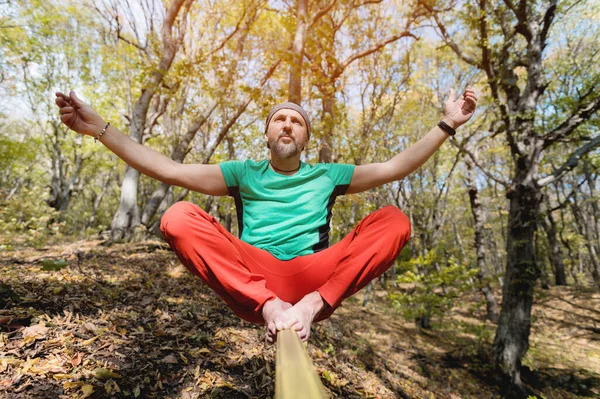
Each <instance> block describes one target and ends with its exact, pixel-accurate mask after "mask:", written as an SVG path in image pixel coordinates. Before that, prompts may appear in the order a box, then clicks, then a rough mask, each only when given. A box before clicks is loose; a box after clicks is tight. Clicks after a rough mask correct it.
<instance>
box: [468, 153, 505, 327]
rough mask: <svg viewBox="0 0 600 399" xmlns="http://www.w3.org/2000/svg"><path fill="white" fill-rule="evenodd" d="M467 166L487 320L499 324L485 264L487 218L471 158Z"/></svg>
mask: <svg viewBox="0 0 600 399" xmlns="http://www.w3.org/2000/svg"><path fill="white" fill-rule="evenodd" d="M465 163H466V164H467V179H468V185H469V200H470V203H471V213H472V214H473V219H474V220H475V252H476V253H477V268H478V269H479V273H477V278H478V279H479V283H480V285H481V292H483V295H484V296H485V301H486V310H487V318H488V319H489V320H490V321H491V322H493V323H496V322H498V302H497V301H496V297H495V296H494V292H493V291H492V288H491V287H490V283H489V277H488V275H487V266H486V264H485V242H484V241H485V216H484V212H483V209H481V201H480V200H479V191H478V190H477V185H476V184H475V177H474V176H473V166H474V165H473V161H472V160H471V159H470V158H469V157H465Z"/></svg>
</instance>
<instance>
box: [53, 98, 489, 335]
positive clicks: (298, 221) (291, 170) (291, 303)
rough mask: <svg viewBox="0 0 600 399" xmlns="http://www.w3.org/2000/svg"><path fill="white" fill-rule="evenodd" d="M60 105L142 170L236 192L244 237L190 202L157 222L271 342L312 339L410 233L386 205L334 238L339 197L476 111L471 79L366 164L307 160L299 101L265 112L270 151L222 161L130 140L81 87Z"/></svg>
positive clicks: (197, 187) (424, 155)
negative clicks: (179, 156)
mask: <svg viewBox="0 0 600 399" xmlns="http://www.w3.org/2000/svg"><path fill="white" fill-rule="evenodd" d="M56 104H57V105H58V106H59V107H60V115H61V121H62V122H63V123H64V124H66V125H67V126H68V127H69V128H70V129H72V130H74V131H76V132H77V133H80V134H84V135H89V136H92V137H95V138H96V139H98V140H99V141H100V142H101V143H102V144H104V145H105V146H106V147H108V149H110V150H111V151H112V152H114V153H115V154H116V155H117V156H119V157H120V158H121V159H123V160H124V161H125V162H127V163H128V164H129V165H131V166H132V167H134V168H135V169H137V170H138V171H140V172H141V173H144V174H146V175H148V176H150V177H152V178H155V179H157V180H160V181H161V182H164V183H167V184H171V185H176V186H181V187H185V188H188V189H190V190H193V191H197V192H200V193H204V194H208V195H227V194H229V195H231V196H233V197H234V199H235V203H236V208H237V214H238V223H239V230H240V233H241V239H240V238H237V237H235V236H233V235H232V234H231V233H229V232H228V231H227V230H226V229H225V228H224V227H223V226H221V225H220V224H219V223H218V222H217V221H216V220H215V219H214V218H213V217H211V216H210V215H208V214H207V213H206V212H204V211H203V210H202V209H200V208H199V207H197V206H196V205H194V204H191V203H188V202H179V203H176V204H175V205H173V206H172V207H171V208H170V209H169V210H167V212H166V213H165V214H164V215H163V217H162V220H161V231H162V232H163V235H164V237H165V239H166V240H167V241H168V242H169V244H170V245H171V247H172V248H173V250H174V251H175V253H176V254H177V256H178V257H179V259H180V260H181V262H182V263H183V264H184V265H185V266H186V267H187V268H188V269H189V270H190V271H191V272H192V273H194V274H195V275H197V276H199V277H200V278H201V279H202V280H203V281H204V282H205V283H206V284H207V285H208V286H210V287H211V288H212V289H213V290H214V291H215V292H216V293H217V294H218V295H219V296H220V297H221V298H222V299H223V300H224V301H225V302H226V303H227V304H228V305H229V306H230V307H231V309H232V310H233V311H234V312H235V313H236V314H237V315H238V316H239V317H241V318H242V319H244V320H247V321H250V322H254V323H260V324H262V323H264V324H265V325H266V339H267V342H274V341H275V339H276V336H277V332H278V331H280V330H282V329H293V330H295V331H296V332H297V333H298V335H299V336H300V338H301V339H302V340H303V341H306V340H307V339H308V338H309V336H310V327H311V324H312V322H313V321H315V322H316V321H320V320H324V319H326V318H327V317H329V316H330V315H331V314H332V313H333V312H334V310H335V309H336V308H337V307H338V306H339V305H340V303H341V302H342V301H343V300H344V299H345V298H347V297H349V296H351V295H353V294H354V293H356V292H357V291H358V290H360V289H361V288H363V287H364V286H366V285H367V284H368V283H369V281H371V280H372V279H374V278H376V277H378V276H379V275H381V274H382V273H384V272H385V271H386V270H387V269H388V268H389V267H390V266H391V265H392V263H393V262H394V260H395V259H396V257H397V256H398V254H399V253H400V250H401V249H402V247H404V245H405V244H406V242H407V241H408V239H409V237H410V223H409V221H408V218H407V217H406V215H404V214H403V213H402V212H401V211H400V210H398V208H396V207H392V206H388V207H385V208H383V209H380V210H378V211H376V212H373V213H372V214H370V215H368V216H367V217H366V218H364V219H363V220H362V221H361V222H360V223H359V224H358V225H357V226H356V227H355V228H354V230H352V232H351V233H350V234H349V235H348V236H346V237H345V238H344V239H343V240H341V241H340V242H338V243H336V244H335V245H333V246H331V247H328V232H329V222H330V219H331V207H332V206H333V203H334V202H335V198H336V196H338V195H344V194H353V193H359V192H362V191H365V190H368V189H371V188H374V187H377V186H380V185H382V184H385V183H389V182H393V181H396V180H400V179H402V178H403V177H405V176H407V175H408V174H410V173H412V172H413V171H414V170H416V169H417V168H418V167H420V166H421V165H422V164H423V163H425V161H427V159H429V157H430V156H431V155H432V154H433V153H434V152H435V151H436V150H437V149H438V148H439V147H440V146H441V145H442V143H443V142H444V141H445V140H446V139H447V138H448V136H449V135H453V134H454V129H456V128H458V127H459V126H460V125H462V124H464V123H465V122H467V121H468V120H469V119H470V118H471V116H472V115H473V113H474V111H475V107H476V106H477V98H476V97H475V92H474V91H473V90H472V89H471V88H467V89H466V90H465V92H464V94H463V95H462V96H461V97H460V98H459V99H458V100H456V94H455V93H454V91H453V90H451V91H450V97H449V99H448V101H447V102H446V103H445V106H444V118H443V120H442V121H441V122H440V123H439V124H438V126H435V127H434V128H433V129H431V130H430V131H429V133H427V135H425V137H423V138H422V139H421V140H419V141H418V142H417V143H415V144H414V145H412V146H411V147H409V148H407V149H405V150H404V151H402V152H401V153H400V154H397V155H396V156H394V157H393V158H392V159H390V160H389V161H387V162H382V163H372V164H367V165H359V166H354V165H343V164H316V165H309V164H306V163H304V162H301V161H300V155H301V152H302V150H304V148H305V147H306V145H307V142H308V140H309V138H310V133H311V131H310V121H309V118H308V115H307V114H306V112H305V111H304V110H303V109H302V108H301V107H300V106H298V105H296V104H293V103H283V104H279V105H277V106H275V107H274V108H273V109H272V110H271V112H270V113H269V116H268V118H267V122H266V127H265V135H264V139H265V142H266V144H267V148H269V150H270V160H268V161H267V160H264V161H260V162H254V161H249V160H248V161H245V162H241V161H230V162H224V163H221V164H218V165H205V164H179V163H177V162H175V161H173V160H172V159H170V158H168V157H166V156H164V155H162V154H159V153H157V152H155V151H153V150H151V149H150V148H148V147H146V146H143V145H141V144H138V143H136V142H134V141H133V140H131V139H130V138H129V137H128V136H126V135H125V134H123V133H122V132H120V131H119V130H118V129H116V128H114V127H113V126H110V125H109V124H108V123H106V122H105V121H104V120H103V119H102V117H101V116H100V115H99V114H98V113H97V112H96V111H95V110H94V109H93V108H92V107H91V106H90V105H88V104H86V103H85V102H83V101H82V100H80V99H79V98H78V97H77V96H76V95H75V93H74V92H71V93H70V94H69V96H67V95H65V94H62V93H56Z"/></svg>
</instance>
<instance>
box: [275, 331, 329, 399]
mask: <svg viewBox="0 0 600 399" xmlns="http://www.w3.org/2000/svg"><path fill="white" fill-rule="evenodd" d="M328 397H329V396H328V395H327V393H326V392H325V387H323V384H322V383H321V379H320V378H319V375H318V374H317V372H316V370H315V368H314V366H313V364H312V362H311V361H310V358H309V357H308V354H307V353H306V350H305V349H304V346H303V345H302V342H301V341H300V337H298V334H297V333H296V332H295V331H292V330H282V331H279V332H278V333H277V362H276V371H275V399H296V398H297V399H321V398H328Z"/></svg>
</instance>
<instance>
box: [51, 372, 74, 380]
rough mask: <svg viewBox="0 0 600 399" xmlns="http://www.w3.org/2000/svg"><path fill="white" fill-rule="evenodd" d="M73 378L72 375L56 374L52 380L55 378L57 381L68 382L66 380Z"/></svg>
mask: <svg viewBox="0 0 600 399" xmlns="http://www.w3.org/2000/svg"><path fill="white" fill-rule="evenodd" d="M71 377H72V375H71V374H61V373H58V374H54V375H53V376H52V378H54V379H55V380H66V379H68V378H71Z"/></svg>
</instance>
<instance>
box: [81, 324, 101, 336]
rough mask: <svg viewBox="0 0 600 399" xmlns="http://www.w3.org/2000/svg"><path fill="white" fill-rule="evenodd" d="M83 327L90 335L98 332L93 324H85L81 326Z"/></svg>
mask: <svg viewBox="0 0 600 399" xmlns="http://www.w3.org/2000/svg"><path fill="white" fill-rule="evenodd" d="M83 327H84V328H85V329H86V330H87V331H89V332H91V333H94V334H95V333H96V330H98V327H96V325H95V324H94V323H85V324H84V325H83Z"/></svg>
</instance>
